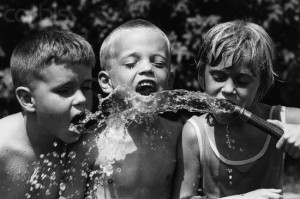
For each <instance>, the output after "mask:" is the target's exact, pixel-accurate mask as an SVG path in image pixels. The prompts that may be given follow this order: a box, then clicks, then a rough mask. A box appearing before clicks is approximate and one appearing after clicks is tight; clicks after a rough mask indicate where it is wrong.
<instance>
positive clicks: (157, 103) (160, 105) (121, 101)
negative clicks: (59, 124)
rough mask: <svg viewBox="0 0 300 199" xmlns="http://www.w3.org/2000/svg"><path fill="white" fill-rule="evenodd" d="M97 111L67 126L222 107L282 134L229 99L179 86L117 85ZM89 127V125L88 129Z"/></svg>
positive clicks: (80, 128) (81, 115)
mask: <svg viewBox="0 0 300 199" xmlns="http://www.w3.org/2000/svg"><path fill="white" fill-rule="evenodd" d="M99 99H100V102H99V107H98V108H99V111H97V112H95V113H91V112H89V111H88V110H86V111H84V112H80V113H79V114H78V115H76V116H74V117H73V118H72V121H71V125H70V130H72V128H73V130H77V131H79V132H80V131H84V130H86V129H89V128H91V127H94V130H95V129H96V128H98V127H100V126H101V125H102V124H105V123H106V124H107V125H110V124H115V125H116V123H117V122H118V120H120V121H121V123H122V122H126V121H136V122H140V121H142V119H143V118H147V117H149V118H150V117H153V116H157V115H159V114H161V113H164V112H176V111H178V110H180V109H185V110H188V111H190V112H199V113H205V112H212V113H214V110H218V111H224V112H226V113H229V114H231V115H232V116H233V117H234V118H238V119H241V120H244V121H246V122H248V123H250V124H251V125H253V126H255V127H257V128H259V129H260V130H262V131H264V132H266V133H268V134H269V135H271V136H273V137H274V138H276V139H279V138H280V137H281V136H282V135H283V130H282V129H281V128H279V127H277V126H275V125H273V124H271V123H269V122H267V121H266V120H265V119H262V118H261V117H259V116H257V115H255V114H253V113H252V112H250V111H248V110H246V109H245V108H242V107H240V106H238V105H234V104H232V103H231V102H229V101H227V100H224V99H218V98H215V97H211V96H209V95H207V94H205V93H200V92H194V91H187V90H183V89H178V90H168V91H167V90H166V91H160V92H155V93H151V94H150V95H149V96H143V95H140V94H139V93H136V92H135V91H133V90H131V89H130V88H128V87H124V86H123V87H117V88H116V89H115V90H114V92H112V93H111V94H110V95H109V96H108V97H106V98H103V99H101V98H99ZM91 131H93V130H91V129H90V132H91Z"/></svg>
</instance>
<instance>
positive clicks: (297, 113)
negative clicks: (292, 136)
mask: <svg viewBox="0 0 300 199" xmlns="http://www.w3.org/2000/svg"><path fill="white" fill-rule="evenodd" d="M285 118H286V122H287V123H289V124H299V123H300V108H295V107H286V109H285Z"/></svg>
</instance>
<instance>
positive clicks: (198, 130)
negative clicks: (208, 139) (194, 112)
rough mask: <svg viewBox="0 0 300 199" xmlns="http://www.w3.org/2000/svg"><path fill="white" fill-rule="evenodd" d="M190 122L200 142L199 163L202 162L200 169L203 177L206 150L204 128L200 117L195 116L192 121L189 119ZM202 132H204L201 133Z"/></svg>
mask: <svg viewBox="0 0 300 199" xmlns="http://www.w3.org/2000/svg"><path fill="white" fill-rule="evenodd" d="M188 122H189V123H190V124H191V125H192V126H193V128H194V129H195V132H196V135H197V140H198V146H199V154H200V157H199V162H200V169H201V175H202V165H201V163H202V162H203V155H204V151H203V150H204V149H203V132H202V131H203V130H204V129H203V127H202V125H201V119H200V118H199V117H198V116H193V117H191V118H190V119H188ZM201 130H202V131H201Z"/></svg>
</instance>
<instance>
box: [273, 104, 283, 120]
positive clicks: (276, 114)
mask: <svg viewBox="0 0 300 199" xmlns="http://www.w3.org/2000/svg"><path fill="white" fill-rule="evenodd" d="M269 118H270V119H273V120H279V121H282V122H285V121H286V119H285V106H280V105H278V106H272V107H271V110H270V115H269Z"/></svg>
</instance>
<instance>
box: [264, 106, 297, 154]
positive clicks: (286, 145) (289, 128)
mask: <svg viewBox="0 0 300 199" xmlns="http://www.w3.org/2000/svg"><path fill="white" fill-rule="evenodd" d="M285 120H286V121H285V122H286V123H283V122H280V121H277V120H268V121H269V122H271V123H273V124H275V125H277V126H279V127H280V128H282V129H283V130H284V134H283V135H282V137H281V138H280V139H279V141H278V142H277V145H276V147H277V148H278V149H282V150H283V152H285V153H287V154H289V155H290V156H292V157H293V158H299V157H300V109H299V108H291V107H287V108H286V110H285Z"/></svg>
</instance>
